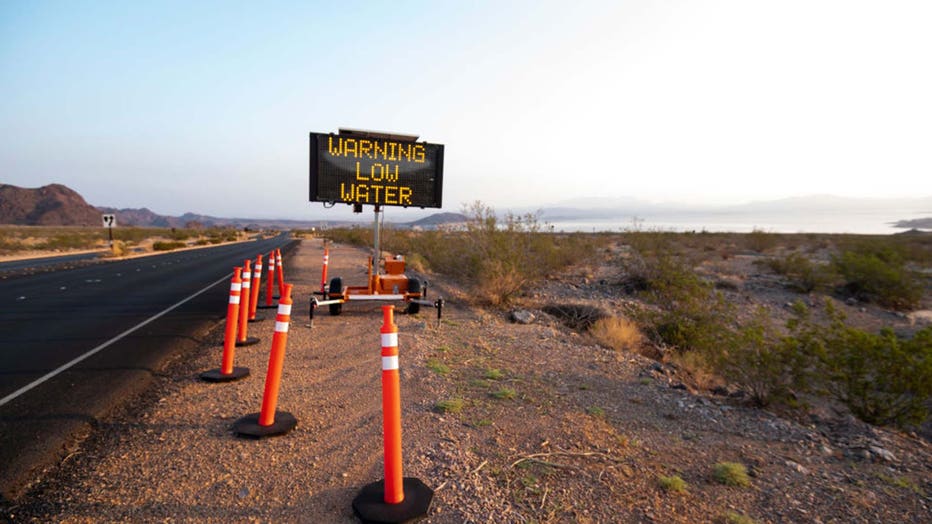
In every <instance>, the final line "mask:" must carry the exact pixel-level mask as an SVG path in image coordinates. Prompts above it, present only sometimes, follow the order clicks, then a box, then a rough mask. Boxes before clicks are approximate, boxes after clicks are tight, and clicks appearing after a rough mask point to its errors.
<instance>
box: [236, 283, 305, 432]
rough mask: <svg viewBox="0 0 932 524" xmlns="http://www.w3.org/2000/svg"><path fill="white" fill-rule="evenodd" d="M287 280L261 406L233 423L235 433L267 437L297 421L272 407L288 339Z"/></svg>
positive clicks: (274, 403)
mask: <svg viewBox="0 0 932 524" xmlns="http://www.w3.org/2000/svg"><path fill="white" fill-rule="evenodd" d="M291 288H292V286H291V284H286V285H285V289H284V291H285V292H284V294H282V297H281V300H279V301H278V314H277V315H276V316H275V334H274V335H272V349H271V351H269V368H268V372H267V373H266V375H265V390H264V391H263V394H262V410H261V411H259V412H258V413H253V414H251V415H246V416H245V417H242V418H240V419H239V420H237V421H236V422H235V423H234V424H233V431H235V432H236V434H237V435H240V436H244V437H251V438H262V437H271V436H274V435H282V434H285V433H288V432H289V431H291V430H292V429H294V427H295V426H297V425H298V419H296V418H295V417H294V415H292V414H291V413H288V412H287V411H276V410H275V408H276V407H277V406H278V389H279V386H281V380H282V367H284V364H285V346H286V345H287V343H288V325H289V323H290V322H291V303H292V301H291Z"/></svg>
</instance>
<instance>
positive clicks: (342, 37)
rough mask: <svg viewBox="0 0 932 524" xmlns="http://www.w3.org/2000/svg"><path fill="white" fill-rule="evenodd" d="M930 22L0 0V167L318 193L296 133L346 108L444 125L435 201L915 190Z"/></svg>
mask: <svg viewBox="0 0 932 524" xmlns="http://www.w3.org/2000/svg"><path fill="white" fill-rule="evenodd" d="M930 28H932V2H929V1H928V0H917V1H896V0H885V1H879V0H878V1H856V0H838V1H820V0H806V1H792V0H790V1H787V0H781V1H752V0H718V1H716V0H697V1H660V0H640V1H614V2H586V1H579V2H566V1H563V2H542V1H533V2H453V1H450V2H402V1H392V2H378V3H377V2H332V1H331V2H281V3H279V2H231V1H223V2H203V1H193V2H192V1H183V2H163V1H152V2H80V1H74V0H72V1H62V2H51V1H16V0H5V1H3V2H0V130H2V140H0V182H4V183H11V184H15V185H20V186H27V187H36V186H39V185H44V184H47V183H51V182H60V183H64V184H66V185H68V186H71V187H73V188H74V189H76V190H77V191H79V192H80V193H81V194H83V195H84V196H85V198H87V200H88V201H89V202H90V203H92V204H95V205H112V206H117V207H142V206H146V207H149V208H151V209H153V210H155V211H157V212H160V213H166V214H180V213H183V212H185V211H195V212H200V213H205V214H212V215H219V216H255V217H289V218H318V217H324V218H329V217H332V218H338V216H337V215H338V214H339V215H340V217H342V216H343V215H344V214H345V212H344V211H345V210H344V211H336V210H327V211H325V210H323V208H322V205H321V204H318V203H314V204H311V203H308V202H307V193H308V189H307V186H308V174H307V171H308V166H307V163H308V161H307V158H308V132H310V131H315V132H331V131H336V130H337V128H338V127H355V128H366V129H377V130H387V131H396V132H404V133H412V134H418V135H420V136H421V139H422V140H427V141H429V142H437V143H442V144H445V146H446V158H445V163H444V189H445V191H444V204H445V205H444V209H445V210H450V211H457V210H459V209H460V206H461V204H462V203H465V202H471V201H474V200H481V201H483V202H486V203H488V204H491V205H493V206H495V207H496V208H499V209H503V208H507V207H511V206H524V205H537V204H543V203H550V202H558V201H560V200H564V199H568V198H577V197H588V196H598V197H621V196H635V197H641V198H644V199H648V200H654V201H681V202H699V203H730V202H743V201H747V200H752V199H775V198H781V197H786V196H794V195H805V194H813V193H832V194H837V195H842V196H878V197H880V196H927V195H930V194H932V30H930ZM340 207H341V208H342V207H344V206H340ZM392 213H393V215H396V216H397V215H398V214H400V213H396V212H394V211H393V212H392Z"/></svg>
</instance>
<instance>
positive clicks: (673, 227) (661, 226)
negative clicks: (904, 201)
mask: <svg viewBox="0 0 932 524" xmlns="http://www.w3.org/2000/svg"><path fill="white" fill-rule="evenodd" d="M928 216H929V214H928V213H915V212H913V213H909V212H905V213H904V212H902V211H879V210H870V211H860V212H843V213H839V212H832V213H813V212H802V213H796V214H792V213H781V214H774V213H770V214H767V213H734V212H732V213H728V212H717V213H716V212H711V213H701V212H690V213H665V214H657V215H643V216H642V215H638V216H637V217H634V216H628V217H619V218H617V219H598V220H591V219H582V220H565V219H563V220H553V221H547V220H546V219H544V221H545V222H547V223H548V224H550V225H552V226H553V229H554V230H555V231H566V232H571V231H581V232H595V231H631V230H641V231H656V230H662V231H677V232H683V231H697V232H698V231H703V230H704V231H708V232H735V233H748V232H751V231H753V230H760V231H766V232H770V233H858V234H881V235H884V234H892V233H899V232H902V231H905V229H904V228H897V227H893V224H894V223H896V222H897V221H899V220H909V219H914V218H923V217H928Z"/></svg>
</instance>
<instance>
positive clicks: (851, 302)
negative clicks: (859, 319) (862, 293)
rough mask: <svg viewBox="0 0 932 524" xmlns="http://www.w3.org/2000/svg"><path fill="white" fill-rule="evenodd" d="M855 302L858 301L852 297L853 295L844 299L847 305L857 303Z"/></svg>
mask: <svg viewBox="0 0 932 524" xmlns="http://www.w3.org/2000/svg"><path fill="white" fill-rule="evenodd" d="M857 303H858V299H856V298H854V297H848V298H846V299H845V304H848V305H849V306H853V305H855V304H857Z"/></svg>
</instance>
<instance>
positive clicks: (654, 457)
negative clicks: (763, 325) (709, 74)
mask: <svg viewBox="0 0 932 524" xmlns="http://www.w3.org/2000/svg"><path fill="white" fill-rule="evenodd" d="M366 254H367V253H366V251H365V250H362V249H358V248H354V247H349V246H343V245H335V246H333V247H332V248H331V251H330V261H331V263H330V270H329V274H330V276H331V277H332V276H342V277H343V278H344V281H345V282H346V283H347V284H353V285H358V284H362V283H363V282H364V280H365V266H364V264H365V259H366ZM321 255H322V243H321V241H320V240H319V239H306V240H303V241H302V242H301V244H300V246H299V248H298V249H297V250H296V251H295V252H294V254H293V255H292V256H290V257H289V258H288V259H287V260H286V267H285V276H286V278H287V279H288V280H289V281H290V282H291V283H293V284H294V286H295V289H294V296H295V297H296V300H295V305H294V309H293V315H292V321H291V328H290V331H289V338H288V345H287V355H286V359H285V366H284V374H283V378H282V387H281V392H280V395H279V402H278V406H279V409H280V410H283V411H287V412H290V413H292V414H294V416H295V417H296V418H297V419H298V426H297V428H296V429H295V430H294V431H292V432H291V433H289V434H287V435H284V436H279V437H274V438H268V439H264V440H248V439H242V438H238V437H236V436H234V434H233V433H232V430H231V427H232V424H233V423H234V422H235V421H236V420H237V419H238V418H240V417H242V416H244V415H247V414H249V413H254V412H257V411H258V410H259V407H260V404H261V400H262V391H263V383H264V376H265V370H266V367H267V363H268V353H269V348H270V344H271V340H272V331H273V325H274V321H273V320H272V318H273V317H274V315H273V314H272V311H273V310H267V311H265V312H260V315H264V316H265V317H266V320H265V321H264V322H259V323H255V324H251V325H250V335H254V336H258V337H259V338H260V339H261V342H260V344H258V345H255V346H250V347H245V348H238V350H237V353H236V365H237V366H246V367H248V368H250V369H251V371H252V374H251V376H249V377H247V378H246V379H244V380H241V381H238V382H232V383H225V384H213V383H206V382H202V381H200V380H199V379H198V373H199V372H201V371H205V370H207V369H211V368H216V367H217V366H218V365H219V363H220V356H221V345H222V340H223V322H222V320H220V315H222V314H223V312H224V311H225V307H226V305H225V304H218V305H217V308H218V321H217V322H216V323H215V324H214V325H213V326H210V329H209V330H208V331H206V332H205V333H204V334H203V336H202V337H201V339H202V345H201V346H202V350H201V351H200V353H199V354H197V355H188V356H184V357H180V358H179V359H177V360H176V361H174V362H173V363H171V364H170V365H169V366H168V367H167V368H166V369H164V370H163V372H162V374H161V376H160V377H159V378H158V379H157V380H156V386H155V387H154V388H153V389H152V390H151V391H150V392H148V393H147V394H145V395H143V396H142V397H141V398H138V399H134V400H133V401H132V402H130V403H129V405H127V406H126V407H125V408H122V409H120V410H119V411H118V412H115V413H113V414H112V415H111V416H109V417H107V418H106V419H104V420H101V421H99V423H98V424H97V427H96V430H95V431H94V432H93V433H92V434H91V435H89V436H87V438H86V439H84V440H83V441H81V442H76V443H75V444H74V445H73V446H72V448H71V450H70V453H69V454H68V455H67V457H66V458H65V459H64V460H63V461H62V463H61V464H60V465H59V466H57V467H55V468H53V469H51V470H50V471H47V472H46V474H45V475H44V477H43V478H41V479H38V480H37V482H36V483H35V484H34V485H33V486H32V487H31V489H30V491H29V492H28V493H27V494H26V495H25V496H24V497H22V498H21V499H19V500H17V501H16V502H14V503H12V505H10V506H8V507H5V508H0V519H3V518H5V519H8V520H11V521H13V522H102V521H103V522H112V521H124V522H125V521H171V522H175V521H178V522H195V521H196V522H249V521H259V522H324V523H330V522H333V523H340V522H355V521H356V519H355V517H354V516H353V513H352V509H351V502H352V500H353V498H354V497H355V496H356V494H357V493H358V491H359V489H360V488H361V487H362V486H364V485H366V484H368V483H370V482H373V481H376V480H379V479H381V478H382V477H383V470H382V468H383V466H382V440H381V401H380V398H381V393H380V391H381V390H380V387H381V386H380V384H381V382H380V373H381V372H380V369H381V366H380V347H379V328H380V326H381V311H380V308H379V306H378V305H377V304H371V303H351V304H348V305H345V306H344V308H343V313H342V314H341V315H339V316H330V315H329V314H327V312H326V308H322V310H319V311H317V313H316V315H315V319H314V322H313V328H311V327H310V323H309V320H308V308H309V304H308V302H309V301H308V298H309V297H310V296H311V293H312V292H313V291H315V290H317V289H318V288H319V286H320V264H321ZM614 255H618V253H617V252H616V253H607V254H606V261H608V260H610V259H611V257H612V256H614ZM710 271H713V272H715V273H716V274H717V275H718V276H719V277H721V278H729V279H732V280H733V281H734V282H733V284H734V285H735V287H734V289H731V288H729V291H728V293H729V299H731V300H745V301H747V302H749V303H751V302H754V303H765V304H768V305H769V306H770V307H771V308H772V309H773V311H774V315H777V316H781V315H787V314H788V313H787V312H786V308H785V307H784V304H785V302H787V301H789V300H790V299H791V298H788V296H789V295H786V294H785V292H784V291H780V288H779V286H778V285H776V284H774V285H772V286H771V285H769V284H768V281H767V278H768V277H766V276H761V275H756V273H755V271H756V270H754V269H753V267H752V266H750V262H749V260H748V259H747V258H741V257H734V258H732V264H731V265H730V266H729V267H724V266H718V265H717V266H716V267H714V268H711V269H710ZM428 277H429V279H430V281H431V287H430V298H436V297H437V296H443V297H444V298H445V300H446V305H445V307H444V310H443V320H442V321H440V322H438V321H437V319H436V314H435V311H434V310H433V309H431V308H426V307H425V308H424V309H422V311H421V313H420V314H419V315H404V314H400V311H399V314H397V315H396V316H395V321H396V323H397V325H398V328H399V349H400V363H401V364H400V367H401V388H402V390H401V394H402V418H403V447H404V461H403V462H404V468H405V469H404V474H405V476H411V477H417V478H420V479H421V480H422V481H423V482H425V483H426V484H427V485H428V486H431V487H432V488H433V489H434V490H435V495H434V499H433V503H432V505H431V507H430V511H429V513H428V515H427V517H426V518H425V519H424V520H423V522H428V523H460V522H477V523H478V522H482V523H485V522H495V523H498V522H509V523H510V522H515V523H520V522H583V523H585V522H740V520H738V519H740V517H741V516H746V517H749V518H751V519H753V521H754V522H844V523H850V522H930V521H932V508H930V505H932V498H930V497H932V449H930V446H929V443H928V442H927V441H926V440H925V439H923V438H922V437H920V436H917V435H915V434H913V435H910V434H905V433H901V432H897V431H894V430H890V429H883V428H877V427H872V426H869V425H867V424H864V423H862V422H859V421H858V420H856V419H854V418H853V417H850V416H848V415H845V414H844V413H839V412H836V411H834V410H832V409H830V408H825V409H822V410H817V411H815V412H813V413H812V414H808V415H799V414H777V413H773V412H770V411H767V410H762V409H758V408H754V407H750V406H749V405H747V403H746V401H745V400H744V399H742V398H740V396H739V395H732V396H729V395H727V394H726V395H714V394H711V393H709V392H707V391H704V390H698V389H695V388H694V387H693V384H692V381H691V380H690V379H689V378H688V377H683V376H681V375H682V372H681V371H679V370H678V369H677V368H676V367H674V366H670V365H668V364H660V363H657V362H655V361H653V360H651V359H648V358H646V357H643V356H640V355H638V354H634V353H619V352H616V351H614V350H611V349H607V348H604V347H601V346H599V345H598V344H596V343H595V341H594V339H593V338H591V337H590V336H589V335H587V334H585V333H579V332H577V331H574V330H573V329H571V328H569V327H567V326H566V325H565V324H564V323H563V322H561V320H560V319H558V318H554V317H551V316H549V315H547V314H544V313H542V312H541V311H540V309H539V308H541V307H543V306H545V305H547V304H554V303H565V302H574V303H582V304H595V305H598V306H599V307H602V308H606V309H608V310H612V311H624V309H625V308H626V307H627V302H628V301H629V300H630V299H629V298H628V297H626V296H625V295H624V294H623V293H622V292H621V291H620V290H619V289H620V288H619V287H618V286H617V285H614V283H616V282H617V281H618V278H619V275H618V273H617V268H616V267H615V266H613V265H610V264H608V263H607V262H606V263H602V261H598V260H590V261H586V262H585V263H583V264H580V265H577V266H574V267H572V268H570V269H569V270H568V271H566V272H565V273H562V274H560V275H556V276H555V277H554V278H552V279H550V280H549V281H548V282H547V283H545V284H544V285H543V286H542V287H541V288H540V289H539V290H538V291H537V292H535V293H534V294H533V295H531V296H529V297H526V298H525V299H523V303H522V304H521V305H522V306H523V307H525V308H527V309H529V310H530V311H531V312H532V313H534V314H535V316H536V317H537V318H536V320H535V321H534V322H532V323H531V324H526V325H525V324H518V323H512V322H510V321H509V319H508V312H507V311H499V310H489V309H484V308H481V307H477V306H472V305H469V302H468V301H467V298H468V297H467V296H466V294H465V291H464V290H462V289H460V288H458V287H456V286H455V285H453V284H452V283H450V282H448V281H446V280H444V279H442V278H440V277H438V276H435V275H429V276H428ZM263 287H264V286H263ZM851 313H852V314H854V315H858V314H860V315H864V316H865V319H864V321H865V322H866V323H868V324H869V323H870V322H871V319H874V318H881V317H883V315H885V314H886V313H884V312H882V311H869V310H865V311H861V310H860V309H858V308H853V309H852V311H851ZM868 317H870V318H868ZM890 320H891V321H895V322H900V323H901V324H904V323H905V322H906V320H905V319H903V318H900V317H894V316H891V317H890ZM449 400H455V401H462V405H461V409H460V410H459V411H458V412H441V410H439V409H438V408H437V404H438V403H439V402H442V401H449ZM719 462H737V463H741V464H743V465H745V466H746V467H747V469H748V473H749V475H750V485H749V486H747V487H735V486H728V485H723V484H721V483H719V482H716V481H715V480H714V478H713V474H712V470H713V466H714V465H715V464H716V463H719ZM673 475H678V476H679V477H681V478H682V479H683V480H684V481H685V483H686V485H687V486H686V488H685V491H683V492H672V491H667V490H665V489H663V488H662V487H661V486H660V484H659V481H658V479H659V478H660V477H664V476H673Z"/></svg>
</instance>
